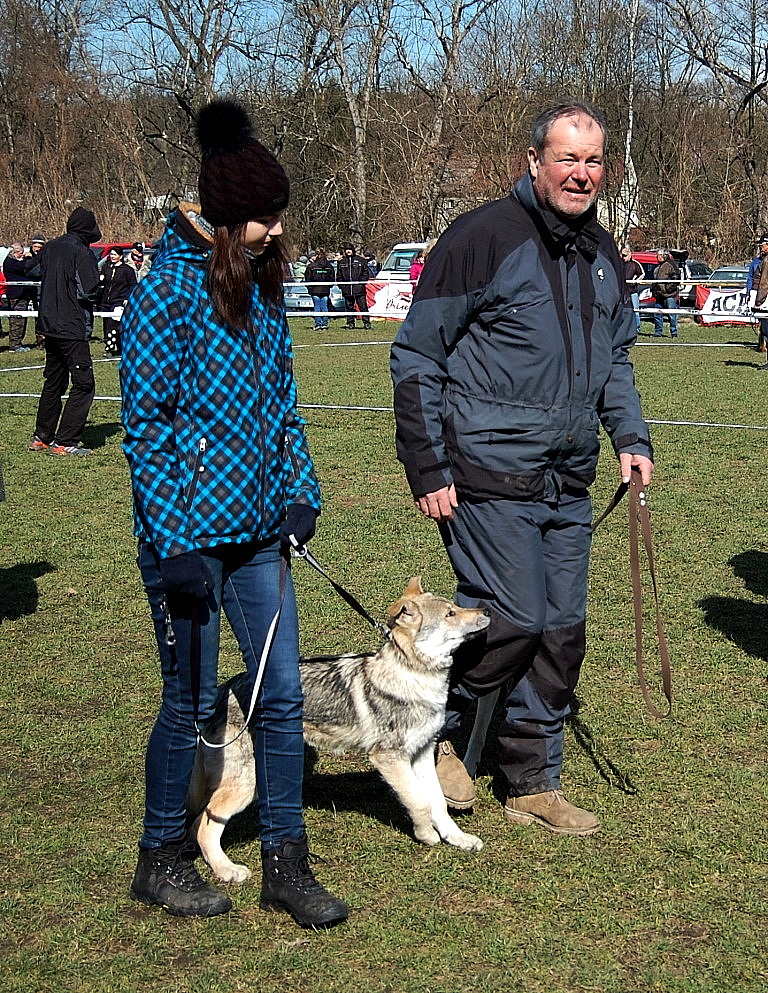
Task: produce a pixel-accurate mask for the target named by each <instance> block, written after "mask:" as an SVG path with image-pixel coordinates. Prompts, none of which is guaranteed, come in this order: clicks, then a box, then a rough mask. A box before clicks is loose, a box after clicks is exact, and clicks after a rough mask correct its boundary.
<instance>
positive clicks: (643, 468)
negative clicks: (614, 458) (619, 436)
mask: <svg viewBox="0 0 768 993" xmlns="http://www.w3.org/2000/svg"><path fill="white" fill-rule="evenodd" d="M619 465H620V466H621V481H622V483H628V482H629V478H630V476H631V475H632V469H633V468H634V467H635V466H637V468H638V469H639V470H640V479H641V480H642V483H643V486H647V485H648V484H649V483H650V481H651V476H652V475H653V468H654V466H653V462H651V460H650V459H649V458H647V457H646V456H645V455H632V454H631V453H630V452H623V453H622V454H621V455H620V456H619Z"/></svg>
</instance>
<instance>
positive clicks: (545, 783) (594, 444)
mask: <svg viewBox="0 0 768 993" xmlns="http://www.w3.org/2000/svg"><path fill="white" fill-rule="evenodd" d="M605 130H606V129H605V123H604V120H603V117H602V115H601V114H600V112H599V111H597V110H596V109H594V108H593V107H591V106H589V105H588V104H585V103H581V102H573V101H563V102H560V103H557V104H555V105H553V106H551V107H549V108H548V109H547V110H545V111H544V112H543V113H542V114H541V115H540V117H539V118H538V120H537V121H536V123H535V125H534V128H533V137H532V141H531V147H530V148H529V150H528V172H527V174H526V175H525V176H523V178H522V179H521V180H520V181H519V182H518V183H517V185H516V186H515V188H514V189H513V191H512V193H511V194H510V195H509V196H508V197H506V198H504V199H503V200H498V201H496V202H494V203H491V204H488V205H486V206H484V207H480V208H478V209H477V210H474V211H472V212H470V213H469V214H465V215H463V216H462V217H460V218H459V219H458V220H457V221H455V222H454V223H453V224H452V225H451V226H450V227H449V228H448V230H447V231H446V232H445V234H444V235H443V236H442V237H441V238H440V239H439V241H438V242H437V245H436V246H435V247H434V249H433V250H432V252H431V253H430V255H429V258H428V259H427V262H426V265H425V267H424V271H423V273H422V275H421V278H420V280H419V286H418V288H417V290H416V293H415V296H414V302H413V304H412V306H411V309H410V311H409V313H408V317H407V318H406V320H405V321H404V323H403V325H402V327H401V329H400V332H399V334H398V336H397V338H396V341H395V343H394V345H393V348H392V375H393V381H394V386H395V414H396V419H397V450H398V456H399V458H400V460H401V461H402V462H403V464H404V466H405V472H406V476H407V478H408V482H409V484H410V487H411V491H412V493H413V496H414V499H415V502H416V506H417V507H418V508H419V510H420V511H421V512H422V514H424V516H425V517H427V518H430V519H432V520H434V521H436V522H437V523H438V525H439V527H440V533H441V536H442V539H443V541H444V543H445V547H446V550H447V553H448V556H449V559H450V561H451V565H452V567H453V569H454V572H455V574H456V577H457V580H458V592H457V598H458V602H459V603H460V604H462V605H467V606H469V605H478V604H483V605H485V606H486V607H488V608H489V609H490V611H491V617H492V620H491V625H490V628H489V629H488V634H487V638H486V639H485V640H484V641H482V642H480V643H478V642H473V643H472V645H470V646H469V649H470V650H469V651H468V652H466V653H465V654H464V655H463V656H461V657H457V658H456V660H455V665H454V670H453V673H452V686H451V691H450V695H449V700H448V708H447V715H446V726H445V729H444V733H445V738H446V740H445V741H441V742H440V745H439V746H438V775H439V776H440V780H441V783H442V784H443V789H444V792H445V793H446V797H447V799H448V801H449V803H450V804H451V806H454V807H458V808H459V809H461V808H466V807H469V806H471V805H472V803H473V801H474V784H473V783H472V781H471V780H470V779H469V777H468V776H467V774H466V770H465V769H464V767H463V765H462V764H461V762H460V761H459V759H458V757H457V756H456V754H455V752H454V751H453V748H452V745H451V744H450V737H451V736H452V735H453V734H454V733H455V732H456V730H457V729H458V727H459V726H460V720H461V716H462V714H463V713H464V711H465V710H466V709H467V707H468V705H469V703H470V702H471V701H472V700H473V699H474V698H477V697H479V696H482V695H484V694H487V693H489V692H491V691H492V690H494V689H496V688H497V687H500V686H506V687H507V696H506V701H505V716H504V720H503V722H502V724H501V726H500V728H499V762H500V766H501V771H502V773H503V774H504V776H505V778H506V783H507V793H508V797H507V801H506V805H505V807H504V814H505V817H506V818H507V820H508V821H510V822H511V823H513V824H532V823H536V824H539V825H541V826H542V827H544V828H546V829H548V830H550V831H553V832H556V833H564V834H576V835H585V834H592V833H593V832H595V831H597V830H599V828H600V822H599V820H598V819H597V818H596V817H595V816H594V815H593V814H592V813H590V812H588V811H587V810H584V809H581V808H579V807H577V806H575V805H574V804H572V803H570V802H569V801H568V800H566V798H565V796H564V794H563V791H562V789H561V783H560V776H561V769H562V759H563V732H564V722H565V718H566V716H567V715H568V713H569V705H570V701H571V698H572V695H573V692H574V689H575V687H576V683H577V680H578V677H579V672H580V669H581V664H582V661H583V658H584V651H585V614H586V599H587V568H588V563H589V551H590V540H591V534H592V528H591V525H592V509H591V502H590V497H589V492H588V487H589V485H590V484H591V483H592V482H593V480H594V478H595V471H596V464H597V458H598V451H599V439H598V427H599V425H600V424H602V426H603V428H604V429H605V430H606V432H607V433H608V436H609V438H610V439H611V442H612V444H613V447H614V450H615V452H616V454H617V455H618V459H619V463H620V474H621V478H622V479H624V480H627V479H629V476H630V473H631V471H632V470H633V469H637V470H638V471H639V473H640V475H641V477H642V480H643V482H644V483H645V484H647V483H648V482H649V481H650V478H651V473H652V470H653V462H652V451H651V444H650V437H649V432H648V427H647V425H646V423H645V421H644V420H643V418H642V414H641V411H640V401H639V397H638V394H637V391H636V390H635V386H634V377H633V370H632V366H631V364H630V361H629V354H628V353H629V348H630V346H631V345H632V343H633V342H634V339H635V320H634V315H633V313H632V308H631V306H630V304H629V299H628V296H627V292H626V284H625V280H624V268H623V266H622V263H621V260H620V258H619V253H618V250H617V248H616V244H615V242H614V240H613V238H612V237H611V236H610V235H609V234H608V233H607V232H606V231H605V230H604V229H603V228H602V227H600V225H599V224H598V223H597V220H596V217H595V206H594V205H595V200H596V198H597V194H598V190H599V188H600V182H601V180H602V176H603V156H604V149H605Z"/></svg>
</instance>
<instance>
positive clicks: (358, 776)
mask: <svg viewBox="0 0 768 993" xmlns="http://www.w3.org/2000/svg"><path fill="white" fill-rule="evenodd" d="M315 763H316V756H315V755H314V753H312V751H311V750H309V749H308V750H307V752H306V757H305V764H306V768H305V773H304V791H303V799H304V807H305V808H307V809H311V810H327V811H330V812H331V813H333V812H334V811H337V812H338V811H352V812H355V813H360V814H364V815H365V816H366V817H370V818H373V819H374V820H377V821H379V823H381V824H383V825H384V826H386V827H391V828H394V829H395V830H396V831H400V832H402V834H405V835H408V836H409V837H411V838H413V828H412V826H411V822H410V820H409V818H408V815H407V814H406V812H405V810H403V808H402V807H401V806H400V803H399V801H398V800H397V798H396V797H395V795H394V793H393V792H392V791H391V789H390V788H389V786H387V784H386V783H385V782H384V780H383V779H382V778H381V777H380V776H379V775H378V773H377V772H376V771H375V770H374V769H373V767H371V770H370V772H360V771H356V772H329V773H316V772H314V771H313V770H314V766H315ZM258 837H259V816H258V812H257V809H256V804H255V803H253V804H251V806H250V807H248V809H247V810H244V811H243V812H242V813H241V814H238V815H237V816H236V817H233V818H232V820H231V821H230V822H229V823H228V824H227V827H226V828H225V831H224V837H223V842H222V844H223V847H224V848H225V849H226V848H227V846H228V845H232V844H251V843H252V842H254V841H256V840H257V839H258Z"/></svg>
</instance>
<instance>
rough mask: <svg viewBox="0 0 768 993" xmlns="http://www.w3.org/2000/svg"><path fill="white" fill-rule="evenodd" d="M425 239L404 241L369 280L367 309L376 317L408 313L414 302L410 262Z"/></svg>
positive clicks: (401, 315) (403, 315)
mask: <svg viewBox="0 0 768 993" xmlns="http://www.w3.org/2000/svg"><path fill="white" fill-rule="evenodd" d="M426 247H427V242H426V241H401V242H399V243H398V244H397V245H395V247H394V248H393V249H392V251H391V252H390V253H389V255H388V256H387V257H386V258H385V259H384V263H383V265H382V267H381V269H379V271H378V273H377V274H376V275H375V276H373V277H372V278H371V279H369V280H368V287H367V290H368V292H367V296H368V310H369V311H370V312H371V314H372V316H374V317H405V315H406V314H407V313H408V308H409V307H410V306H411V295H412V293H413V286H412V285H411V279H410V273H411V264H412V263H413V261H414V259H415V258H416V257H417V255H418V254H419V252H423V251H424V249H425V248H426Z"/></svg>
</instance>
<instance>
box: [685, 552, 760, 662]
mask: <svg viewBox="0 0 768 993" xmlns="http://www.w3.org/2000/svg"><path fill="white" fill-rule="evenodd" d="M728 564H729V565H730V566H731V567H732V568H733V571H734V573H735V574H736V575H737V576H738V577H739V578H740V579H743V580H744V585H745V586H746V587H747V589H748V590H749V591H750V592H751V593H754V594H756V595H757V596H761V597H768V554H766V553H765V552H758V551H756V550H754V549H750V550H749V551H747V552H741V553H740V554H739V555H734V556H733V558H732V559H730V560H729V562H728ZM699 606H700V607H701V609H702V610H703V612H704V619H705V621H706V622H707V624H709V626H710V627H712V628H715V629H716V630H717V631H720V632H721V633H722V634H724V635H725V636H726V638H728V639H729V640H730V641H732V642H733V643H734V645H738V647H739V648H741V649H742V651H744V652H746V653H747V655H752V656H753V657H754V658H758V659H762V660H763V661H764V662H768V605H767V604H762V603H753V602H752V601H751V600H742V599H740V598H738V597H724V596H710V597H704V599H702V600H699Z"/></svg>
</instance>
